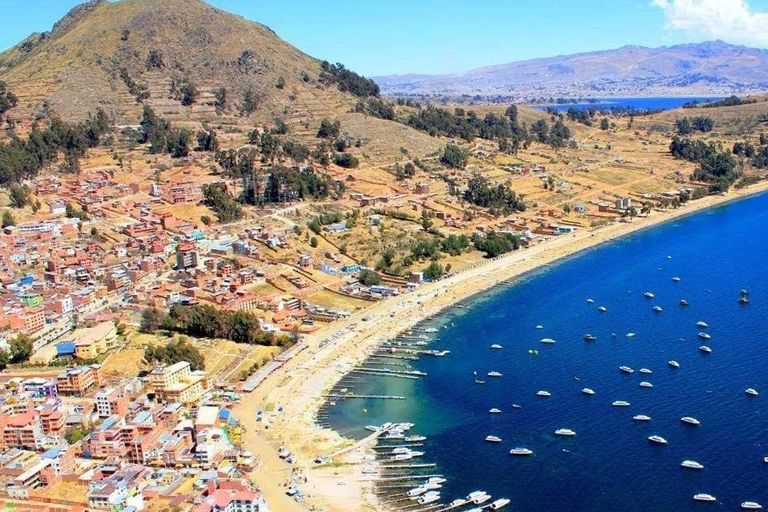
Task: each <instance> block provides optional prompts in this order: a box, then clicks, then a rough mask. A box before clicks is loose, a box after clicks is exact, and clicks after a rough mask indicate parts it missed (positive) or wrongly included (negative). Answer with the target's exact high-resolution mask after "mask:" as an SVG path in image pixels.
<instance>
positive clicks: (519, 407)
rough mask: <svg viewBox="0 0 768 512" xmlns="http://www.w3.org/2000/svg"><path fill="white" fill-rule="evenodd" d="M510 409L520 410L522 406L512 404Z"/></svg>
mask: <svg viewBox="0 0 768 512" xmlns="http://www.w3.org/2000/svg"><path fill="white" fill-rule="evenodd" d="M512 408H513V409H522V408H523V406H522V405H518V404H512Z"/></svg>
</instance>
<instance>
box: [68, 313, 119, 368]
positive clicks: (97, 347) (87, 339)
mask: <svg viewBox="0 0 768 512" xmlns="http://www.w3.org/2000/svg"><path fill="white" fill-rule="evenodd" d="M116 338H117V328H116V327H115V323H114V322H102V323H100V324H98V325H96V326H95V327H92V328H90V329H85V330H83V331H82V333H81V335H80V337H79V338H77V339H76V340H75V357H76V358H78V359H86V360H89V359H95V358H96V357H97V356H98V355H100V354H103V353H104V352H106V351H107V349H109V348H110V347H111V346H112V345H113V344H114V342H115V339H116Z"/></svg>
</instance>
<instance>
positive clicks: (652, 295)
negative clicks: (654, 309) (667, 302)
mask: <svg viewBox="0 0 768 512" xmlns="http://www.w3.org/2000/svg"><path fill="white" fill-rule="evenodd" d="M643 297H645V298H646V299H652V298H654V297H655V295H654V294H653V293H651V292H645V293H644V294H643Z"/></svg>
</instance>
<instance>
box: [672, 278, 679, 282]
mask: <svg viewBox="0 0 768 512" xmlns="http://www.w3.org/2000/svg"><path fill="white" fill-rule="evenodd" d="M672 280H673V281H674V282H676V283H679V282H680V278H679V277H677V276H675V277H673V278H672Z"/></svg>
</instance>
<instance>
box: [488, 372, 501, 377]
mask: <svg viewBox="0 0 768 512" xmlns="http://www.w3.org/2000/svg"><path fill="white" fill-rule="evenodd" d="M488 376H489V377H501V372H488Z"/></svg>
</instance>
